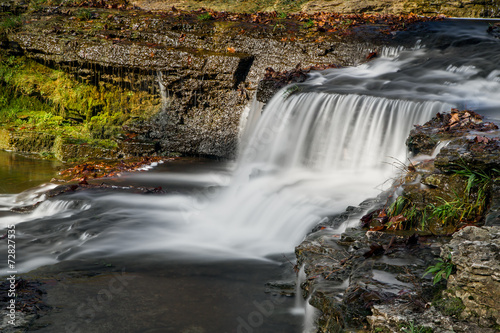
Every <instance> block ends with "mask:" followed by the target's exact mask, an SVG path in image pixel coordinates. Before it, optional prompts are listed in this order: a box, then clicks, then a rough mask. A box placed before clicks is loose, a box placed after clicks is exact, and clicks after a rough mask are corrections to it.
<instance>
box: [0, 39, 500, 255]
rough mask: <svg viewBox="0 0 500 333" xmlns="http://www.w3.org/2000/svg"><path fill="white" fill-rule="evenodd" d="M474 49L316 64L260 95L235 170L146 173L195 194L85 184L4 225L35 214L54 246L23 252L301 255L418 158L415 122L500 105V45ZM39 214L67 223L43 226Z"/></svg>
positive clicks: (47, 221)
mask: <svg viewBox="0 0 500 333" xmlns="http://www.w3.org/2000/svg"><path fill="white" fill-rule="evenodd" d="M450 31H451V30H450ZM446 32H448V30H447V31H446ZM461 36H462V35H461ZM463 36H468V35H467V34H463ZM464 38H465V37H464ZM481 38H483V39H484V40H485V41H486V42H487V43H489V44H488V45H490V44H491V43H497V42H496V41H495V40H493V39H491V38H489V37H488V36H486V37H485V36H482V37H481ZM451 40H452V41H453V42H455V39H453V38H452V39H451ZM495 45H496V44H495ZM475 47H476V45H473V46H472V47H470V48H467V49H466V51H467V52H468V53H467V52H465V53H466V54H467V58H463V59H462V58H460V55H461V54H462V53H464V51H462V50H461V49H460V48H458V47H455V46H452V47H448V49H450V50H451V51H452V52H451V51H450V52H451V55H447V54H445V52H444V51H443V50H442V49H427V48H424V47H422V46H421V44H417V45H416V46H415V47H414V48H410V49H408V50H407V51H405V50H404V49H402V48H393V49H387V50H383V51H382V52H381V53H380V54H381V55H382V56H381V57H380V58H378V59H376V60H374V61H371V62H370V63H368V64H364V65H361V66H358V67H352V68H345V69H331V70H326V71H322V72H318V73H312V74H311V79H310V80H309V81H308V82H306V83H303V84H298V85H297V88H298V89H294V90H297V92H296V93H294V94H291V95H290V94H289V93H288V92H287V90H286V88H285V89H284V90H283V91H281V92H278V93H277V94H276V96H275V97H274V98H273V99H272V100H271V101H270V102H269V103H268V105H267V106H266V107H265V109H264V111H262V115H261V114H260V113H261V110H260V108H261V105H259V103H254V107H253V108H251V109H248V112H247V113H245V114H248V116H247V117H248V120H246V119H242V124H246V126H245V130H244V131H243V132H242V133H243V134H242V140H243V143H242V147H241V153H240V157H239V159H238V161H237V165H236V167H235V168H234V170H231V171H230V172H228V171H227V170H220V171H210V172H199V173H198V174H192V173H191V174H182V173H178V174H176V173H167V174H154V173H151V174H149V175H148V174H147V175H145V176H143V177H142V178H141V179H143V180H147V179H148V177H149V178H151V177H154V178H155V179H157V180H158V181H165V182H167V183H168V184H170V185H176V184H184V185H186V186H192V187H194V188H196V191H194V192H190V193H188V194H186V193H183V192H182V191H181V192H178V193H176V192H173V191H171V192H169V194H168V195H165V196H143V195H135V194H117V193H104V194H99V195H95V196H93V195H91V194H76V195H74V196H66V197H64V200H66V201H68V202H73V201H74V202H78V205H76V206H71V205H68V206H67V207H66V206H64V205H63V204H62V203H60V202H57V201H48V202H46V204H45V205H44V206H40V207H38V208H37V209H36V210H35V211H34V212H32V213H31V214H27V215H19V216H15V217H12V216H7V217H4V218H0V225H6V224H8V223H21V222H27V221H30V222H29V223H32V224H31V225H32V226H33V227H32V229H33V230H30V227H29V226H28V225H27V224H26V225H25V226H24V227H23V228H24V230H25V231H24V232H25V233H26V235H25V237H26V238H27V239H29V238H30V237H32V238H37V239H38V237H41V238H44V239H45V240H46V244H45V247H33V251H31V250H30V248H29V246H27V247H26V248H25V249H24V250H23V251H24V253H25V254H26V256H29V257H30V258H39V257H44V258H47V263H49V262H51V261H52V260H54V259H56V260H64V259H72V258H79V257H81V256H84V255H85V256H87V255H92V256H113V255H119V254H123V253H132V254H140V253H154V254H156V255H158V254H160V255H163V256H164V257H165V258H168V259H172V258H173V257H174V258H176V259H179V260H181V259H189V258H195V259H204V260H205V259H211V260H225V259H229V258H257V259H266V258H269V256H270V255H272V254H281V253H290V252H292V251H293V249H294V247H295V246H296V245H297V244H299V243H300V241H301V240H302V239H303V237H304V235H305V234H307V233H308V232H309V231H310V230H311V228H312V226H314V225H315V224H316V223H317V222H318V221H319V220H320V219H321V218H323V217H324V216H327V215H330V214H335V213H339V212H341V211H344V209H345V208H346V207H347V206H349V205H358V204H359V203H360V202H361V201H363V200H364V199H366V198H369V197H373V196H376V195H377V194H379V193H380V191H381V189H382V188H383V186H382V184H384V182H386V180H387V179H389V178H391V177H392V176H394V173H395V172H396V171H397V168H395V167H392V166H391V163H393V162H394V161H395V160H398V161H401V162H406V160H407V156H406V148H405V140H406V137H407V135H408V133H409V131H410V129H411V128H412V127H413V125H414V124H422V123H424V122H425V121H426V120H428V119H430V118H431V117H432V116H433V115H434V114H435V113H436V112H446V111H449V110H450V108H451V107H464V106H475V107H477V108H478V109H480V110H486V111H488V110H493V109H492V107H493V108H494V109H495V110H496V108H497V107H500V100H499V99H498V98H497V96H498V92H500V80H499V79H498V78H499V72H498V70H497V69H496V64H497V63H498V61H496V60H495V59H497V58H498V54H499V53H500V52H496V51H494V50H491V51H488V52H489V53H484V52H483V53H481V54H479V55H477V54H476V53H473V52H476V51H475ZM471 50H472V51H471ZM471 52H472V53H471ZM471 54H472V55H471ZM495 57H496V58H495ZM165 94H166V92H165ZM489 116H490V117H493V118H494V117H497V113H495V112H490V113H489ZM11 199H12V198H9V199H8V200H11ZM82 207H84V208H85V209H82ZM50 209H54V210H53V211H51V210H50ZM65 212H66V213H67V214H70V215H71V216H70V217H68V216H66V215H65ZM36 224H44V225H47V227H53V228H54V229H57V231H54V232H53V233H46V234H43V232H42V234H41V235H40V231H39V230H37V229H41V227H40V228H36V227H35V225H36ZM343 228H345V226H343V227H341V229H340V230H338V231H339V232H341V231H342V229H343ZM60 230H65V232H66V234H64V233H62V234H61V231H60ZM51 237H52V238H51Z"/></svg>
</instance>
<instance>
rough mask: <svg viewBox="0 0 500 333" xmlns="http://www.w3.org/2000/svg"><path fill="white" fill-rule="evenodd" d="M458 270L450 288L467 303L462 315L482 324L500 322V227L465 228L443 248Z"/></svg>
mask: <svg viewBox="0 0 500 333" xmlns="http://www.w3.org/2000/svg"><path fill="white" fill-rule="evenodd" d="M448 255H451V261H452V263H453V264H455V265H456V267H457V273H456V274H454V275H452V276H450V279H449V281H448V289H449V291H450V294H451V295H454V296H455V297H458V298H460V299H461V300H462V302H463V303H464V305H465V310H464V312H463V313H462V317H463V318H464V319H467V320H469V321H472V322H475V323H477V324H478V325H479V326H481V327H493V326H495V325H496V326H497V327H498V325H500V302H499V301H498V300H499V299H500V227H498V226H495V227H482V228H477V227H466V228H464V229H462V230H461V231H459V232H457V233H455V234H454V236H453V239H452V240H451V242H450V243H449V244H447V245H445V246H444V247H443V249H442V254H441V256H442V257H447V256H448Z"/></svg>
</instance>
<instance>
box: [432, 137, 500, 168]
mask: <svg viewBox="0 0 500 333" xmlns="http://www.w3.org/2000/svg"><path fill="white" fill-rule="evenodd" d="M499 150H500V140H499V139H498V138H495V137H487V136H482V135H476V136H474V137H473V138H467V137H465V138H460V139H455V140H452V141H450V142H449V143H448V145H447V146H446V147H444V148H443V149H441V151H440V152H439V154H438V155H437V156H436V159H435V161H434V165H435V166H436V168H438V169H440V170H441V171H444V172H452V171H456V170H459V169H460V168H463V167H464V166H465V167H469V168H472V169H476V170H477V169H479V170H482V171H483V172H486V173H490V172H491V171H493V170H494V169H496V170H500V158H499V155H498V152H499Z"/></svg>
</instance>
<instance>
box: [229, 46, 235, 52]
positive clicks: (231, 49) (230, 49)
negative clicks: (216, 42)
mask: <svg viewBox="0 0 500 333" xmlns="http://www.w3.org/2000/svg"><path fill="white" fill-rule="evenodd" d="M227 52H229V53H234V52H236V50H235V49H234V48H232V47H228V48H227Z"/></svg>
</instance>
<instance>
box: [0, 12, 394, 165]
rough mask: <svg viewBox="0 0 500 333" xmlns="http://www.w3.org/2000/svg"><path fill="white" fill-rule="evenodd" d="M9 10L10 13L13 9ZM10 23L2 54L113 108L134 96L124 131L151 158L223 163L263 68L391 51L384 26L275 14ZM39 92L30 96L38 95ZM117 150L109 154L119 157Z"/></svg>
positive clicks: (137, 15)
mask: <svg viewBox="0 0 500 333" xmlns="http://www.w3.org/2000/svg"><path fill="white" fill-rule="evenodd" d="M110 6H111V5H110ZM16 8H18V7H15V8H14V7H13V8H11V9H13V10H14V9H15V10H16V11H20V10H19V9H16ZM203 15H205V16H203ZM212 15H213V16H212ZM217 15H219V16H220V17H218V16H217ZM273 15H274V16H273ZM215 16H217V17H215ZM334 19H335V18H334V17H332V22H334V21H335V20H334ZM19 20H21V21H20V22H22V25H18V26H16V27H14V28H11V29H7V30H5V31H4V33H3V37H2V44H1V45H2V48H3V49H4V50H6V51H7V52H8V53H9V54H10V55H14V56H20V55H22V56H24V57H26V58H27V59H31V60H34V61H36V62H38V63H40V64H43V65H44V66H46V67H50V68H54V69H58V70H62V71H64V72H66V73H69V74H71V75H73V76H74V77H75V79H77V80H79V81H83V82H86V83H88V84H91V85H95V86H96V87H98V90H99V91H101V92H102V91H103V90H107V89H110V88H109V87H114V88H116V89H118V91H121V95H120V96H118V98H119V99H120V100H122V101H123V102H122V103H121V107H123V106H124V105H125V106H126V105H127V103H129V104H130V103H132V101H130V98H129V96H132V95H134V94H135V93H137V92H141V93H142V94H143V97H141V98H140V99H138V100H136V101H135V103H136V104H134V106H133V108H132V109H134V110H135V111H127V112H126V113H127V115H125V118H126V119H128V120H129V121H127V122H125V123H124V125H125V127H124V129H125V132H126V134H127V135H128V137H133V138H134V141H136V142H142V143H147V144H148V145H153V147H155V151H154V152H155V153H159V154H161V153H166V152H180V153H187V154H198V155H210V156H217V157H226V158H227V157H232V156H234V154H235V152H236V147H237V141H238V137H237V136H238V126H239V121H240V116H241V113H242V111H243V109H244V107H245V106H246V105H248V104H249V101H250V100H251V99H252V98H253V95H254V93H255V90H256V88H257V84H258V81H259V79H261V78H262V77H263V76H264V73H265V69H266V68H268V67H272V68H274V69H275V70H276V71H283V70H286V69H290V68H294V67H295V66H296V65H298V64H301V66H303V67H306V66H311V65H318V64H320V65H321V64H323V65H324V64H332V63H335V64H339V65H353V64H357V63H360V62H362V61H365V59H366V56H367V55H368V54H369V53H370V52H372V51H374V50H376V49H380V47H382V46H383V45H395V44H396V41H394V40H393V37H394V34H387V31H383V30H384V29H388V28H389V26H390V24H391V23H390V22H389V23H383V22H382V24H379V23H377V25H378V27H377V29H373V28H372V27H370V26H369V24H365V25H359V24H356V26H355V27H353V28H355V29H356V32H355V33H353V32H354V30H352V29H347V30H346V27H348V26H350V25H353V24H354V23H353V21H352V20H346V22H347V23H346V24H344V23H342V22H343V21H339V20H338V19H337V21H338V22H339V23H336V24H338V27H336V28H335V27H334V28H331V29H330V30H329V31H326V29H323V28H321V29H320V28H319V27H315V26H314V24H312V25H308V24H306V23H307V22H309V21H304V22H302V21H301V20H302V19H301V18H300V17H297V18H278V17H277V14H276V13H275V14H265V15H264V14H262V15H261V14H258V15H254V16H251V15H237V14H234V15H233V14H228V13H214V12H211V13H209V12H199V13H186V12H180V11H178V10H176V9H170V11H169V12H163V13H150V12H145V11H141V10H137V9H133V7H131V8H129V9H128V10H119V9H113V8H111V9H110V8H95V7H92V8H75V7H42V8H39V9H37V10H36V11H34V12H31V13H30V14H29V15H26V16H20V19H19ZM303 20H305V19H303ZM384 20H385V19H384ZM311 22H312V21H311ZM309 23H310V22H309ZM384 24H385V26H384ZM339 29H340V30H339ZM39 86H40V85H37V84H34V85H32V86H31V87H30V91H33V94H35V95H36V94H38V95H39V96H42V97H43V95H44V92H43V91H38V90H40V88H39ZM113 98H115V99H116V97H113ZM146 100H148V101H150V102H148V103H149V104H148V108H149V109H151V110H152V109H153V108H156V111H154V112H153V111H151V110H150V111H148V112H149V113H151V112H153V113H155V114H156V115H155V116H153V117H141V113H140V108H141V103H143V101H146ZM141 101H142V102H141ZM51 103H52V102H51ZM82 103H88V104H89V105H90V104H92V105H93V106H92V107H93V109H92V110H91V111H86V113H87V115H85V114H82V115H79V116H78V117H80V118H82V119H85V118H87V120H89V119H92V117H94V116H99V115H100V114H101V113H102V111H101V110H103V109H105V107H106V105H108V104H110V103H111V102H110V101H102V102H100V104H98V105H94V104H95V103H94V101H82ZM155 105H156V106H155ZM89 108H90V107H89ZM144 118H147V119H144ZM11 142H13V140H11ZM148 147H149V146H148ZM14 148H15V147H14ZM18 148H19V147H18ZM117 149H118V148H117ZM117 149H115V150H114V151H113V152H112V154H111V155H110V156H111V157H116V156H123V155H127V153H126V152H124V151H120V150H119V149H118V150H117ZM19 150H23V149H22V148H19ZM148 151H149V150H148Z"/></svg>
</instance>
